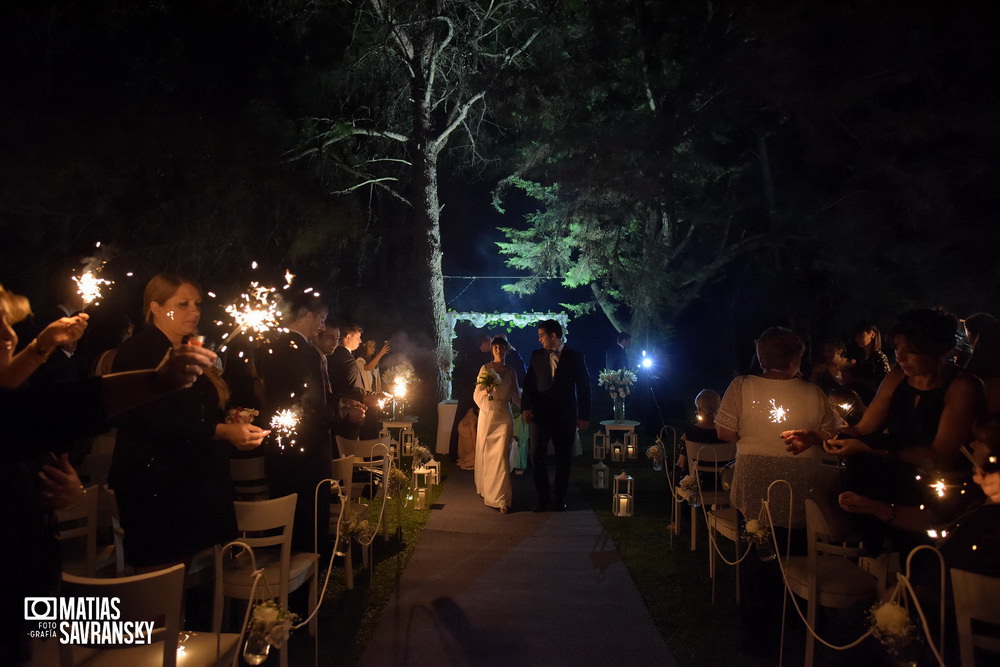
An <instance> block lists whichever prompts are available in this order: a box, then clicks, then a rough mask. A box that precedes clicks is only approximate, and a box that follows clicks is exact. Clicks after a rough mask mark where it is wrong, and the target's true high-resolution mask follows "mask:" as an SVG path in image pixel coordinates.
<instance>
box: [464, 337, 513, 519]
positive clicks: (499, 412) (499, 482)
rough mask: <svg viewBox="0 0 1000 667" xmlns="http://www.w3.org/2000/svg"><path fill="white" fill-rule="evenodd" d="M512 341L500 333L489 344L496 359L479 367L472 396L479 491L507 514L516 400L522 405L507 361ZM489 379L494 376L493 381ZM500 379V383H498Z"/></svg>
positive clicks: (485, 499)
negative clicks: (476, 415) (475, 409)
mask: <svg viewBox="0 0 1000 667" xmlns="http://www.w3.org/2000/svg"><path fill="white" fill-rule="evenodd" d="M509 349H510V344H509V343H508V342H507V341H506V339H504V338H502V337H500V336H497V337H496V338H494V339H493V340H492V341H491V343H490V350H491V351H492V352H493V361H491V362H490V363H488V364H485V365H484V366H483V367H482V368H481V369H480V370H479V378H480V380H479V381H478V382H477V383H476V391H475V393H474V394H473V399H474V400H475V401H476V405H478V406H479V424H478V428H477V430H476V473H475V475H476V492H477V493H478V494H479V495H481V496H482V497H483V502H484V503H486V504H487V505H488V506H490V507H496V508H498V509H499V510H500V513H501V514H506V513H507V510H509V509H510V505H511V489H510V445H511V440H512V439H513V437H514V416H513V414H512V413H511V411H510V404H511V401H513V402H514V403H515V404H516V405H518V406H520V405H521V390H520V388H519V387H518V386H517V376H516V375H515V374H514V369H513V368H511V367H510V366H507V365H505V364H504V357H506V356H507V351H508V350H509ZM494 374H495V375H494ZM488 378H493V380H492V382H491V381H490V380H489V379H488ZM497 379H499V382H497Z"/></svg>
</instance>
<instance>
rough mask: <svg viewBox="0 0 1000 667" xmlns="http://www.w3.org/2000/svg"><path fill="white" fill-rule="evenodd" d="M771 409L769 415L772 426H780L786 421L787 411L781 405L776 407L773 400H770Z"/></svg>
mask: <svg viewBox="0 0 1000 667" xmlns="http://www.w3.org/2000/svg"><path fill="white" fill-rule="evenodd" d="M770 405H771V409H770V410H769V413H770V415H771V423H772V424H780V423H782V422H784V421H786V420H787V419H788V410H786V409H785V407H784V406H783V405H777V404H776V403H775V401H774V399H773V398H772V399H771V403H770Z"/></svg>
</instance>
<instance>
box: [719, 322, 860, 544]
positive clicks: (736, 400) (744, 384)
mask: <svg viewBox="0 0 1000 667" xmlns="http://www.w3.org/2000/svg"><path fill="white" fill-rule="evenodd" d="M804 351H805V345H804V344H803V343H802V340H801V339H800V338H799V337H798V336H797V335H796V334H795V333H794V332H793V331H791V330H789V329H786V328H784V327H771V328H769V329H767V330H765V331H764V332H763V333H762V334H761V335H760V338H758V339H757V357H758V359H759V360H760V365H761V368H763V372H762V373H761V374H760V375H742V376H739V377H737V378H736V379H734V380H733V381H732V383H731V384H730V385H729V388H728V389H726V393H725V395H724V396H723V398H722V405H721V406H720V408H719V412H718V414H717V415H716V417H715V423H716V432H717V433H718V435H719V437H720V438H721V439H723V440H725V441H727V442H735V443H736V468H735V474H734V476H733V485H732V490H731V494H730V495H731V498H732V501H733V505H734V506H735V507H736V508H737V509H738V510H740V512H741V513H742V514H743V515H744V516H745V517H747V518H749V519H756V518H758V515H759V513H760V508H761V501H762V500H763V499H764V498H766V497H767V488H768V486H769V485H770V484H771V482H773V481H774V480H776V479H783V480H786V481H788V482H789V484H791V487H792V493H793V499H794V504H793V505H792V507H791V510H792V512H791V523H790V524H789V519H788V510H789V505H788V502H787V492H786V491H784V490H781V491H780V492H779V493H778V497H777V498H774V499H772V503H771V513H772V518H773V520H774V522H775V524H776V525H779V526H783V527H790V528H804V527H805V506H804V505H803V500H805V498H806V497H808V495H809V494H810V492H812V493H824V492H829V491H831V490H832V487H833V484H834V482H835V481H836V471H833V470H831V469H830V468H828V467H826V466H823V465H822V464H821V461H820V459H821V451H819V449H818V448H817V449H812V450H810V451H805V450H803V451H804V452H805V454H801V453H798V452H792V451H790V450H789V449H788V448H786V447H785V446H784V445H783V443H782V439H781V433H782V432H783V431H786V430H790V429H789V427H791V429H803V430H813V431H821V432H823V433H826V434H828V436H829V437H832V436H833V435H834V434H835V433H836V431H837V429H838V428H840V427H841V426H843V425H844V422H843V421H842V420H841V419H840V417H838V416H837V413H836V412H835V411H834V410H833V407H832V406H831V405H830V402H829V401H828V400H827V398H826V395H825V394H824V393H823V391H822V390H821V389H820V388H819V387H818V386H816V385H815V384H812V383H810V382H806V381H805V380H803V379H801V378H800V377H799V368H800V367H801V364H802V354H803V352H804ZM797 453H798V454H799V455H795V454H797Z"/></svg>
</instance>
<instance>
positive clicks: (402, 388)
mask: <svg viewBox="0 0 1000 667" xmlns="http://www.w3.org/2000/svg"><path fill="white" fill-rule="evenodd" d="M392 395H393V397H394V398H397V399H404V398H406V379H405V378H401V377H398V378H396V381H395V382H394V383H393V385H392Z"/></svg>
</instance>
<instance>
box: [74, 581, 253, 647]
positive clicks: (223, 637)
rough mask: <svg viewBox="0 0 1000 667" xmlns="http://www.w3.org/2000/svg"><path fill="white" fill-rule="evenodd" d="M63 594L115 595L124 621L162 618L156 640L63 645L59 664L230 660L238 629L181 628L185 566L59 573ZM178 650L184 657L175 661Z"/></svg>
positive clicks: (78, 595) (154, 633)
mask: <svg viewBox="0 0 1000 667" xmlns="http://www.w3.org/2000/svg"><path fill="white" fill-rule="evenodd" d="M60 593H61V596H62V597H64V598H66V597H96V598H104V599H106V598H111V597H115V598H118V599H119V604H118V609H119V612H120V620H122V621H144V620H156V619H162V623H161V625H160V627H159V629H158V630H154V632H153V635H152V638H153V640H154V643H151V644H145V645H120V646H115V645H103V646H101V647H100V648H97V647H87V646H74V645H71V644H64V645H63V646H61V648H60V656H59V664H60V666H61V667H75V666H76V665H87V666H88V667H90V666H91V665H93V666H94V667H103V666H109V667H145V666H147V665H148V666H149V667H153V666H158V665H163V666H164V667H175V666H176V665H177V664H178V661H179V662H180V663H181V664H182V665H184V666H185V667H187V666H191V667H195V666H198V667H201V666H204V667H208V666H209V665H223V664H228V663H230V662H231V661H232V658H233V654H234V653H235V651H236V649H237V643H238V641H239V635H238V634H228V633H227V634H218V633H202V632H198V633H185V638H184V640H183V644H181V646H178V638H179V636H180V631H181V601H182V599H183V595H184V565H183V564H178V565H174V566H172V567H168V568H166V569H163V570H157V571H156V572H149V573H146V574H137V575H134V576H130V577H117V578H108V579H93V578H90V577H77V576H75V575H72V574H67V573H63V586H62V590H61V592H60ZM178 655H181V656H182V657H181V658H180V660H178Z"/></svg>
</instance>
